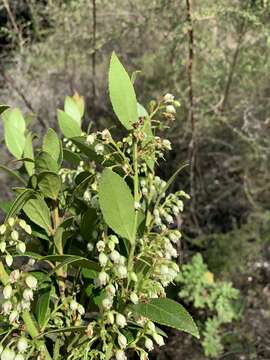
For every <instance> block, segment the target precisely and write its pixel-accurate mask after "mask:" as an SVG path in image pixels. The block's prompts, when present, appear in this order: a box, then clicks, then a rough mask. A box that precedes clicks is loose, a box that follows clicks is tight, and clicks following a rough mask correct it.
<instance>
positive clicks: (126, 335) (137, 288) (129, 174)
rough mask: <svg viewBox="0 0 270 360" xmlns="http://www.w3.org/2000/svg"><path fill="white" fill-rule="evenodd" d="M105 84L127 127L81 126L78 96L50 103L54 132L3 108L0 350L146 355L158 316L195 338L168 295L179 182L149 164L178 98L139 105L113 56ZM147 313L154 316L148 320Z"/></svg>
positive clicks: (10, 359)
mask: <svg viewBox="0 0 270 360" xmlns="http://www.w3.org/2000/svg"><path fill="white" fill-rule="evenodd" d="M109 93H110V99H111V102H112V106H113V109H114V111H115V114H116V116H117V118H118V120H119V121H120V122H121V124H122V125H123V126H124V128H125V129H126V130H127V132H126V135H125V137H123V138H122V139H120V140H115V139H114V138H113V135H112V134H111V132H110V131H109V129H104V130H103V131H101V132H100V131H97V132H91V131H90V130H89V131H87V132H83V131H82V119H83V115H84V100H83V98H82V97H81V96H79V95H78V94H75V95H74V96H73V97H67V98H66V100H65V104H64V110H58V112H57V117H58V123H59V128H60V130H61V132H62V133H63V135H64V137H65V138H64V139H63V141H62V140H60V139H59V137H58V135H57V133H56V132H55V131H54V130H53V129H48V130H47V133H46V134H45V136H44V138H43V140H42V139H40V141H37V142H36V143H37V145H35V146H34V147H33V141H34V139H36V138H37V137H38V135H37V134H34V133H31V131H30V130H29V129H28V126H27V123H26V121H25V119H24V117H23V115H22V113H21V112H20V110H18V109H11V108H8V109H6V108H3V110H4V112H3V114H2V118H3V121H4V128H5V141H6V146H7V148H8V150H9V151H10V153H11V154H12V155H14V156H15V158H16V159H17V161H19V162H20V163H22V164H23V166H22V168H21V169H20V171H19V172H16V171H13V170H8V169H7V168H5V167H2V169H4V170H6V171H8V172H9V174H11V175H13V176H14V177H15V178H16V180H17V181H20V182H21V184H20V187H16V188H15V189H14V191H15V193H16V195H17V196H16V199H15V201H14V202H13V203H12V204H11V206H10V207H9V209H8V212H7V215H6V219H5V221H4V223H3V224H2V225H1V226H0V251H1V260H2V261H1V262H0V280H1V283H2V287H1V295H2V296H1V307H2V311H1V315H0V319H1V331H0V334H1V344H0V352H1V360H14V359H16V360H23V359H39V360H41V359H46V360H50V359H70V360H72V359H74V360H79V359H102V360H103V359H104V360H105V359H111V358H116V359H117V360H124V359H126V358H127V353H128V351H129V350H130V351H131V352H132V351H133V352H136V353H137V354H138V356H139V358H140V359H142V360H146V359H147V358H148V352H150V351H151V350H152V349H153V347H154V344H157V345H159V346H162V345H163V344H164V336H165V334H164V332H163V331H162V330H161V329H160V328H159V327H158V324H161V325H166V326H169V327H172V328H175V329H178V330H183V331H185V332H187V333H189V334H192V335H194V336H195V337H198V336H199V335H198V330H197V327H196V325H195V323H194V321H193V319H192V317H191V316H190V315H189V314H188V312H187V311H186V310H185V309H184V308H183V307H182V306H181V305H180V304H178V303H176V302H175V301H173V300H171V299H168V298H166V287H167V286H168V285H169V284H170V283H171V282H172V281H173V280H174V279H175V278H176V276H177V274H178V273H179V267H178V265H177V262H176V258H177V250H176V248H177V246H176V245H177V243H178V241H179V239H180V236H181V234H180V232H179V230H177V229H173V226H172V224H173V223H174V218H175V216H179V214H180V212H181V211H182V210H183V199H184V198H187V197H188V196H187V195H186V194H185V193H184V192H183V191H178V192H176V193H173V194H167V196H166V192H167V190H168V188H169V186H170V185H171V183H172V181H173V180H174V178H175V177H176V175H177V174H178V173H179V171H180V170H178V171H177V172H176V173H175V174H174V176H173V177H172V178H171V179H170V180H169V181H167V182H166V181H164V180H162V179H160V178H159V177H158V176H156V175H155V164H156V163H157V162H158V161H159V160H160V159H162V158H163V155H164V153H165V151H167V150H170V148H171V146H170V142H169V141H168V140H167V139H163V138H161V137H159V136H158V135H157V134H158V133H160V130H162V129H164V128H165V127H166V126H168V122H170V121H173V120H174V117H175V113H176V110H175V107H177V106H178V105H179V103H178V102H177V101H175V100H174V97H173V96H172V95H171V94H166V95H165V96H163V97H162V98H160V99H159V100H158V101H156V102H152V103H151V104H150V107H149V110H148V111H147V110H146V109H144V107H143V106H142V105H140V104H137V100H136V94H135V91H134V87H133V83H132V81H131V80H130V77H129V75H128V74H127V72H126V70H125V69H124V67H123V65H122V64H121V62H120V61H119V59H118V58H117V56H116V55H115V54H113V55H112V58H111V63H110V69H109ZM155 323H156V324H157V325H155Z"/></svg>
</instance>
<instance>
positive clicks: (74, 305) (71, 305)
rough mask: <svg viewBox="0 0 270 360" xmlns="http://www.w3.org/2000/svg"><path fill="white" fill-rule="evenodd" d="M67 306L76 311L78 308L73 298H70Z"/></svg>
mask: <svg viewBox="0 0 270 360" xmlns="http://www.w3.org/2000/svg"><path fill="white" fill-rule="evenodd" d="M69 307H70V309H71V310H72V311H76V310H77V309H78V303H77V301H75V300H72V301H71V302H70V304H69Z"/></svg>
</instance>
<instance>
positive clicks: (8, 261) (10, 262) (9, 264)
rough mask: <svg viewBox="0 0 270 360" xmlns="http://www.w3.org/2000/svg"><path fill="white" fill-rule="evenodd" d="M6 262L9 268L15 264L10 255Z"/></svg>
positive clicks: (7, 256)
mask: <svg viewBox="0 0 270 360" xmlns="http://www.w3.org/2000/svg"><path fill="white" fill-rule="evenodd" d="M5 260H6V264H7V266H11V265H12V263H13V257H12V256H11V255H10V254H8V255H6V257H5Z"/></svg>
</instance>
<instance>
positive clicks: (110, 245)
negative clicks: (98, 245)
mask: <svg viewBox="0 0 270 360" xmlns="http://www.w3.org/2000/svg"><path fill="white" fill-rule="evenodd" d="M108 248H109V249H110V250H111V251H113V250H114V249H115V242H114V241H113V240H109V241H108Z"/></svg>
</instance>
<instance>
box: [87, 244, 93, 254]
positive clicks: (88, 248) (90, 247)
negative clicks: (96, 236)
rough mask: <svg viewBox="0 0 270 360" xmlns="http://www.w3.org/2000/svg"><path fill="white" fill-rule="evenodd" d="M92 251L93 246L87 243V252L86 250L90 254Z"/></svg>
mask: <svg viewBox="0 0 270 360" xmlns="http://www.w3.org/2000/svg"><path fill="white" fill-rule="evenodd" d="M93 249H94V245H93V244H92V243H90V242H89V243H88V244H87V250H88V251H89V252H91V251H93Z"/></svg>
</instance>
